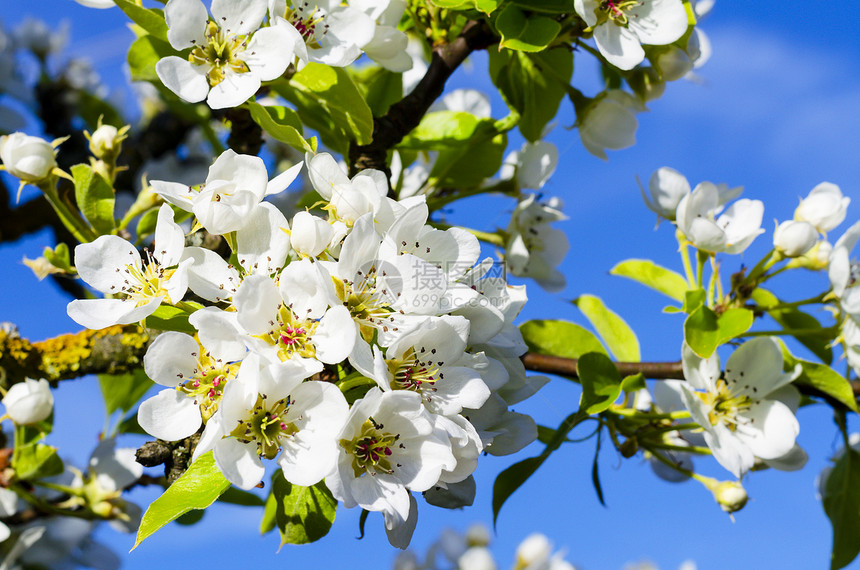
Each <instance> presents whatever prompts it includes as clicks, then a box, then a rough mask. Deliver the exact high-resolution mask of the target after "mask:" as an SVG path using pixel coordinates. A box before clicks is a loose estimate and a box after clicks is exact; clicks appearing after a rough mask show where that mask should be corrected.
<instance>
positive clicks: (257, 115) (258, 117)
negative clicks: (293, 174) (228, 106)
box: [247, 101, 316, 153]
mask: <svg viewBox="0 0 860 570" xmlns="http://www.w3.org/2000/svg"><path fill="white" fill-rule="evenodd" d="M247 106H248V110H249V111H250V112H251V118H252V119H253V120H254V122H255V123H257V124H258V125H260V127H261V128H262V129H263V130H264V131H266V132H267V133H269V134H270V135H271V136H272V137H273V138H275V139H277V140H279V141H281V142H283V143H287V144H288V145H290V146H291V147H293V148H294V149H296V150H297V151H299V152H301V153H305V152H316V149H315V148H314V147H313V146H311V145H310V144H309V143H308V141H306V140H305V139H304V138H303V137H302V121H301V119H299V115H298V113H296V112H295V111H293V110H292V109H290V108H288V107H281V106H265V107H264V106H263V105H260V104H259V103H255V102H253V101H249V102H248V103H247Z"/></svg>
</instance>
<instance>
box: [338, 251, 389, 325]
mask: <svg viewBox="0 0 860 570" xmlns="http://www.w3.org/2000/svg"><path fill="white" fill-rule="evenodd" d="M382 276H383V277H384V276H385V272H384V271H383V273H382ZM358 277H359V279H358V280H357V281H350V280H347V279H338V278H334V277H333V278H332V280H333V281H334V286H335V292H336V293H337V296H338V298H339V299H340V300H341V301H342V302H343V306H344V307H346V308H347V309H348V310H349V313H350V315H352V318H353V319H354V320H355V321H356V322H357V323H358V324H359V328H360V330H361V336H362V338H364V340H366V341H367V342H371V340H372V339H373V333H374V331H375V329H377V328H384V327H385V326H386V325H384V324H383V320H384V319H385V318H386V317H388V316H389V315H390V314H391V312H392V309H391V292H390V291H388V290H387V289H386V288H384V287H377V276H376V268H375V267H374V268H372V269H371V270H370V271H368V272H367V273H366V274H365V273H362V272H361V271H359V272H358ZM397 294H398V295H399V293H397Z"/></svg>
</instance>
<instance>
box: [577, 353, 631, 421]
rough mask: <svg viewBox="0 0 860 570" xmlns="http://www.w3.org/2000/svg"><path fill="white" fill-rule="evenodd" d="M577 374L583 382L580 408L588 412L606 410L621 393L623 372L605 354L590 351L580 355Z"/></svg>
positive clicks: (596, 412) (597, 412)
mask: <svg viewBox="0 0 860 570" xmlns="http://www.w3.org/2000/svg"><path fill="white" fill-rule="evenodd" d="M576 374H577V376H579V381H580V383H581V384H582V397H581V399H580V402H579V409H580V410H581V411H584V412H585V413H586V414H589V415H591V414H599V413H600V412H605V411H606V410H608V409H609V407H610V406H611V405H612V404H613V403H615V400H617V399H618V396H620V395H621V374H620V373H619V372H618V369H617V368H616V367H615V364H613V362H612V361H611V360H609V357H608V356H606V355H605V354H602V353H599V352H589V353H587V354H583V355H582V356H580V357H579V360H578V361H577V363H576Z"/></svg>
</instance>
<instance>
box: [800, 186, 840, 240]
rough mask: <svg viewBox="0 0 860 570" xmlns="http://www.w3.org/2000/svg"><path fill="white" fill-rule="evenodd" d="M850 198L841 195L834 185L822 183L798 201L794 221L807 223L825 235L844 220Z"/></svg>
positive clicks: (837, 187)
mask: <svg viewBox="0 0 860 570" xmlns="http://www.w3.org/2000/svg"><path fill="white" fill-rule="evenodd" d="M850 203H851V198H848V197H847V196H843V195H842V191H841V190H840V189H839V186H837V185H836V184H831V183H830V182H822V183H821V184H819V185H818V186H816V187H815V188H813V189H812V190H811V191H810V192H809V194H808V195H807V196H806V198H804V199H803V200H801V201H800V204H798V205H797V208H796V209H795V210H794V219H795V220H798V221H803V222H809V223H811V224H812V225H813V226H815V228H816V229H817V230H818V231H820V232H821V233H827V232H829V231H830V230H832V229H833V228H835V227H836V226H838V225H839V224H841V223H842V220H844V219H845V215H846V213H847V209H848V204H850Z"/></svg>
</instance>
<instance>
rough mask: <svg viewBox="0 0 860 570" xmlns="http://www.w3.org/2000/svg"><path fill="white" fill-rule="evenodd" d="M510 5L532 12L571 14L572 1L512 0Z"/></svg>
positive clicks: (572, 10)
mask: <svg viewBox="0 0 860 570" xmlns="http://www.w3.org/2000/svg"><path fill="white" fill-rule="evenodd" d="M511 4H513V5H514V6H519V7H520V8H522V9H524V10H529V11H532V12H545V13H547V14H572V13H573V12H574V8H573V0H512V1H511Z"/></svg>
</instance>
